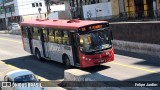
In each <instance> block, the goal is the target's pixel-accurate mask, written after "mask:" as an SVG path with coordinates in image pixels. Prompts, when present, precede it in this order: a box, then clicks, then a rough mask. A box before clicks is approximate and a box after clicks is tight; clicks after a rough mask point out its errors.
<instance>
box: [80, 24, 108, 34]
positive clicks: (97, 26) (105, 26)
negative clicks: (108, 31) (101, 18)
mask: <svg viewBox="0 0 160 90" xmlns="http://www.w3.org/2000/svg"><path fill="white" fill-rule="evenodd" d="M107 27H109V24H108V23H100V24H94V25H88V26H84V27H81V28H79V30H78V32H79V33H86V32H88V31H91V30H96V29H101V28H107Z"/></svg>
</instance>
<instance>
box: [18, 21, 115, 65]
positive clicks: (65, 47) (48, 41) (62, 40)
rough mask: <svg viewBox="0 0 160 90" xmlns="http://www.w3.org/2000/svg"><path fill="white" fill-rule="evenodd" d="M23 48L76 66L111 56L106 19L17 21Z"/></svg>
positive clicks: (99, 61)
mask: <svg viewBox="0 0 160 90" xmlns="http://www.w3.org/2000/svg"><path fill="white" fill-rule="evenodd" d="M21 27H22V41H23V46H24V50H25V51H27V52H29V53H31V54H34V55H36V57H37V58H38V59H39V60H41V59H42V58H45V59H47V60H53V61H57V62H61V63H64V64H65V65H66V66H68V67H70V66H76V67H80V68H85V67H90V66H95V65H100V64H102V63H106V62H111V61H113V60H114V49H113V46H112V32H111V30H110V29H109V23H108V22H107V21H85V20H38V19H37V20H31V21H24V22H22V23H21Z"/></svg>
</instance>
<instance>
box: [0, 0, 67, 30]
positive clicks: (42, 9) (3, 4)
mask: <svg viewBox="0 0 160 90" xmlns="http://www.w3.org/2000/svg"><path fill="white" fill-rule="evenodd" d="M50 9H51V12H52V11H57V10H59V11H60V10H65V6H64V5H63V4H61V6H56V4H55V3H51V5H50ZM46 17H47V9H46V4H45V0H3V1H0V25H1V26H0V29H3V28H6V27H5V26H8V24H9V23H13V22H16V23H20V22H21V21H24V20H32V19H45V18H46Z"/></svg>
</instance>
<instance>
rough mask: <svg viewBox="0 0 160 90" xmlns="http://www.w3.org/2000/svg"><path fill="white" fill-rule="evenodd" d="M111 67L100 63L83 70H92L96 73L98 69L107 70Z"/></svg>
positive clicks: (91, 71)
mask: <svg viewBox="0 0 160 90" xmlns="http://www.w3.org/2000/svg"><path fill="white" fill-rule="evenodd" d="M109 68H110V67H109V66H105V65H98V66H93V67H89V68H84V69H81V70H83V71H86V72H90V73H96V72H98V71H102V70H107V69H109Z"/></svg>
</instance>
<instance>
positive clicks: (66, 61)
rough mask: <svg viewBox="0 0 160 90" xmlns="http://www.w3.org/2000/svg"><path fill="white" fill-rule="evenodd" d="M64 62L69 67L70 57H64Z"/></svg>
mask: <svg viewBox="0 0 160 90" xmlns="http://www.w3.org/2000/svg"><path fill="white" fill-rule="evenodd" d="M64 64H65V65H66V67H67V68H71V64H70V59H69V58H68V57H67V56H65V57H64Z"/></svg>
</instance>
